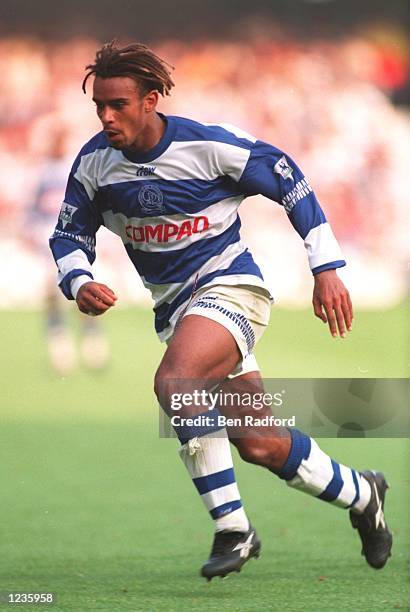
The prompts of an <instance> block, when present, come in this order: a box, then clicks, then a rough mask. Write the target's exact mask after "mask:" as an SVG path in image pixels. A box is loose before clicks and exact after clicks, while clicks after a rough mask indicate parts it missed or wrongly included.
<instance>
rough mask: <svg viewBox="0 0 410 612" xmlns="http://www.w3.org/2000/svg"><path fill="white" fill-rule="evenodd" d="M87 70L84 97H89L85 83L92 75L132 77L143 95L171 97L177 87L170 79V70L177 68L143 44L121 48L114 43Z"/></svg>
mask: <svg viewBox="0 0 410 612" xmlns="http://www.w3.org/2000/svg"><path fill="white" fill-rule="evenodd" d="M85 69H86V70H88V72H87V74H86V75H85V78H84V81H83V85H82V89H83V92H84V93H86V90H85V87H86V83H87V81H88V79H89V77H90V76H91V75H92V74H95V76H98V77H101V78H103V79H108V78H111V77H119V76H122V77H130V78H131V79H134V80H135V81H136V82H137V85H138V86H139V88H140V91H141V94H142V95H145V94H146V93H148V92H149V91H151V90H152V89H156V90H158V91H159V93H160V94H162V95H163V96H169V92H170V90H171V88H172V87H173V86H174V82H173V81H172V79H171V70H173V69H174V67H173V66H171V65H170V64H168V63H167V62H165V61H164V60H162V59H161V58H159V57H158V56H157V55H155V53H153V52H152V51H151V49H149V48H148V47H146V46H145V45H142V44H140V43H134V44H132V45H128V46H127V47H122V48H120V47H118V46H117V41H116V40H115V39H114V40H112V41H111V42H109V43H106V44H105V45H103V46H102V47H101V49H99V50H98V51H97V54H96V56H95V63H94V64H89V65H88V66H86V68H85ZM170 69H171V70H170Z"/></svg>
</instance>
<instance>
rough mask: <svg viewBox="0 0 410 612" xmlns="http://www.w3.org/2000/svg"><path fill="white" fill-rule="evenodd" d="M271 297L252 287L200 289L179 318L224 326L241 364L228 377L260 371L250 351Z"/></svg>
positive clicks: (263, 326) (263, 325) (264, 324)
mask: <svg viewBox="0 0 410 612" xmlns="http://www.w3.org/2000/svg"><path fill="white" fill-rule="evenodd" d="M271 307H272V298H271V297H270V295H269V294H268V293H267V291H265V290H264V289H262V288H259V287H256V286H251V285H239V286H230V285H216V286H215V287H204V288H203V289H199V290H198V291H197V292H196V293H195V294H194V295H193V296H192V299H191V301H190V302H189V304H188V306H187V308H186V309H185V311H184V313H183V315H182V317H181V318H183V317H186V316H188V315H193V314H195V315H199V316H201V317H206V318H208V319H212V320H213V321H216V322H217V323H220V324H221V325H223V326H224V327H225V328H226V329H227V330H228V331H229V332H230V333H231V334H232V336H233V337H234V338H235V340H236V344H237V345H238V348H239V350H240V352H241V354H242V361H240V362H239V363H238V365H237V366H236V367H235V369H234V370H233V371H232V372H231V374H230V375H229V378H234V377H235V376H240V375H242V374H245V373H246V372H255V371H259V366H258V363H257V361H256V358H255V356H254V354H253V349H254V347H255V345H256V343H257V342H258V340H259V339H260V338H261V337H262V334H263V332H264V331H265V329H266V327H267V325H268V323H269V317H270V311H271Z"/></svg>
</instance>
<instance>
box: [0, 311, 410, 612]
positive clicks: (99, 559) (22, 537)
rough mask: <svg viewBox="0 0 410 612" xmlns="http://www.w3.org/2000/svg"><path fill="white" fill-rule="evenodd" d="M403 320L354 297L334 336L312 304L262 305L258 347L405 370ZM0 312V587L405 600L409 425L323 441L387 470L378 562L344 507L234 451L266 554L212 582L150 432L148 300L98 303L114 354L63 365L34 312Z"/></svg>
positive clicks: (343, 602)
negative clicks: (67, 370) (361, 308)
mask: <svg viewBox="0 0 410 612" xmlns="http://www.w3.org/2000/svg"><path fill="white" fill-rule="evenodd" d="M405 321H406V313H405V309H404V307H398V308H396V309H394V310H390V311H384V312H359V313H358V314H357V316H356V321H355V330H354V333H353V334H352V335H351V336H350V337H349V338H348V339H347V340H344V341H343V340H332V338H331V337H330V335H329V334H328V332H327V331H326V328H325V326H324V325H323V324H322V323H320V321H317V320H316V319H314V317H313V315H311V314H310V312H308V311H285V310H280V309H274V311H273V316H272V321H271V326H270V328H269V330H268V332H267V333H266V335H265V337H264V338H263V339H262V341H261V343H260V346H259V347H258V350H257V356H258V359H259V362H260V365H261V367H262V369H263V373H264V375H265V376H267V377H268V376H270V377H275V376H277V377H286V376H288V377H298V376H304V377H309V376H312V377H313V376H316V377H318V376H326V377H332V376H334V377H355V376H363V375H366V376H369V377H403V376H406V375H407V367H406V361H407V356H406V341H405V333H404V330H405ZM0 324H1V328H2V340H3V341H2V351H1V357H0V367H1V374H2V385H1V397H2V401H1V428H0V490H1V504H0V529H1V537H0V592H1V593H5V592H7V591H26V592H27V591H31V592H53V593H56V595H57V603H56V604H55V605H54V606H53V607H52V608H51V609H52V610H61V611H64V612H67V611H76V612H82V611H86V610H101V611H107V612H108V611H109V612H116V611H122V610H134V611H137V610H138V611H139V610H141V611H154V612H156V611H159V610H167V611H174V610H175V611H177V610H178V611H180V610H189V611H191V610H244V611H250V610H255V611H256V610H258V611H259V610H330V611H339V610H348V609H349V610H355V611H356V610H361V611H362V610H369V611H370V610H394V609H403V610H404V609H406V605H407V602H408V600H409V591H408V582H407V579H408V573H406V562H408V557H409V554H408V551H409V549H410V532H409V521H408V507H409V504H408V502H409V496H408V489H409V470H408V465H409V463H408V443H407V441H405V440H402V439H368V440H348V439H339V440H328V439H326V440H322V441H321V445H322V447H323V448H324V449H325V450H326V451H328V452H329V453H330V454H331V455H332V456H334V457H335V458H336V459H338V460H339V461H341V462H344V463H347V464H351V465H353V466H355V467H357V468H358V469H363V468H375V467H376V468H377V469H382V470H384V471H385V473H386V475H387V476H388V480H389V483H390V485H391V490H390V492H389V494H388V501H387V516H388V519H389V522H390V524H391V527H392V528H393V530H394V533H395V544H394V549H393V557H392V559H391V561H390V563H389V564H388V566H387V567H386V568H385V569H384V570H382V571H380V572H377V571H374V570H372V569H371V568H369V567H368V566H367V565H366V564H365V562H364V561H363V559H362V558H361V556H360V546H359V540H358V537H357V535H356V533H355V532H354V531H353V530H352V529H351V528H350V525H349V523H348V517H347V514H346V513H345V512H344V511H342V510H339V509H336V508H333V507H329V506H328V505H327V504H325V503H322V502H319V501H317V500H315V499H312V498H309V497H307V496H304V495H302V494H300V493H297V492H294V491H292V490H290V489H288V488H287V487H286V486H285V485H284V484H283V483H282V482H281V481H279V480H278V479H275V478H274V477H273V476H272V475H271V474H270V473H269V472H268V471H266V470H263V469H261V468H256V467H253V466H250V465H246V464H244V463H243V462H241V461H240V460H239V459H238V458H237V456H236V453H235V465H236V472H237V478H238V481H239V486H240V490H241V494H242V497H243V500H244V502H245V505H246V508H247V511H248V514H249V515H250V517H251V519H252V521H253V523H254V525H255V526H256V527H257V529H258V532H259V535H260V536H261V539H262V545H263V549H262V556H261V558H260V559H259V560H258V561H250V562H249V563H248V564H247V565H246V567H245V568H244V570H243V572H242V573H241V574H240V575H239V574H235V575H233V576H230V577H228V578H227V579H226V580H219V579H215V580H213V581H212V582H211V583H210V584H208V583H206V582H205V581H204V580H203V579H201V578H199V573H198V572H199V568H200V566H201V564H202V562H203V561H204V559H205V558H206V557H207V555H208V552H209V547H210V544H211V540H212V524H211V521H210V519H209V518H208V516H207V514H206V511H205V509H204V507H203V506H202V502H201V500H200V499H199V498H198V496H197V494H196V491H195V490H194V487H193V486H192V483H191V482H190V480H189V479H188V478H187V475H186V473H185V470H184V468H183V466H182V463H181V461H180V459H179V457H178V454H177V452H176V451H177V447H178V445H177V442H176V441H175V440H164V439H159V437H158V408H157V406H156V403H155V400H154V395H153V392H152V378H153V374H154V371H155V367H156V365H157V363H158V361H159V358H160V355H161V352H162V347H161V345H160V344H159V343H158V341H157V340H156V338H155V336H154V333H153V331H152V320H151V313H150V312H149V311H146V310H142V309H131V310H120V309H118V310H116V311H115V312H112V313H110V314H109V316H107V317H106V318H105V324H106V328H107V332H108V334H109V337H110V341H111V344H112V363H111V366H110V368H109V369H108V370H107V371H106V372H105V373H103V374H99V375H97V374H91V373H87V372H85V371H81V370H79V371H77V372H75V373H73V374H72V375H71V376H69V377H67V378H65V379H60V378H58V377H55V376H53V375H52V374H51V373H50V372H49V371H48V370H47V365H46V359H45V349H44V341H43V334H42V325H43V323H42V318H41V316H40V314H39V313H34V312H25V313H8V312H3V313H0ZM363 372H366V373H365V374H363ZM15 607H17V606H15ZM20 607H23V606H20ZM1 609H9V608H8V607H7V606H2V605H0V610H1Z"/></svg>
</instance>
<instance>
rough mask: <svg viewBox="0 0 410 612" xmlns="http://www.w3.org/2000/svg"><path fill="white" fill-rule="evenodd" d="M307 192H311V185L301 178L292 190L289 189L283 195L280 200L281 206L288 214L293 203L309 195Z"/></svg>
mask: <svg viewBox="0 0 410 612" xmlns="http://www.w3.org/2000/svg"><path fill="white" fill-rule="evenodd" d="M309 193H312V187H311V186H310V184H309V182H308V180H307V179H302V180H301V181H298V182H297V183H296V185H295V186H294V188H293V189H292V191H289V193H288V194H287V195H285V197H284V198H283V200H282V206H283V207H284V208H285V210H286V212H287V213H288V214H289V213H290V211H291V210H292V208H293V207H294V206H295V204H296V203H297V202H299V200H302V199H303V198H305V197H306V196H307V195H309Z"/></svg>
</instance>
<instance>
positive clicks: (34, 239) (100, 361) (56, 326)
mask: <svg viewBox="0 0 410 612" xmlns="http://www.w3.org/2000/svg"><path fill="white" fill-rule="evenodd" d="M49 134H50V141H49V148H48V155H47V156H46V157H45V159H44V160H43V163H42V168H41V169H40V172H39V176H38V184H37V187H36V190H35V195H34V200H33V202H32V205H31V206H30V208H29V210H28V218H27V220H26V221H27V223H28V225H29V227H30V242H31V246H32V248H33V249H34V251H35V254H36V256H37V257H38V258H39V261H40V262H41V265H42V268H43V270H44V273H45V296H44V309H45V311H44V314H45V332H46V341H47V353H48V359H49V363H50V365H51V367H52V368H53V369H54V371H55V372H57V373H58V374H60V375H65V374H69V373H70V372H71V371H72V370H73V369H74V368H75V366H76V363H77V351H76V346H75V339H74V330H73V329H72V325H70V321H69V318H68V316H67V309H66V308H65V303H64V300H63V299H62V295H61V292H60V291H58V288H57V287H56V284H55V276H54V270H53V268H52V266H50V265H49V257H48V249H47V243H48V238H49V236H50V234H51V233H52V230H53V226H54V223H55V215H56V206H57V205H58V202H61V201H63V199H64V189H65V185H66V179H67V173H68V172H69V168H70V165H69V160H68V157H67V146H66V143H67V132H66V129H65V128H62V127H60V126H58V125H54V126H51V127H50V129H49ZM79 323H80V326H79V334H80V355H81V358H82V361H83V363H84V365H85V366H86V367H88V368H90V369H92V370H99V369H101V368H103V367H105V365H106V364H107V362H108V359H109V347H108V342H107V340H106V337H105V334H104V332H103V329H102V327H101V323H100V322H99V321H96V320H95V319H91V318H90V317H86V316H85V315H83V314H81V313H80V314H79Z"/></svg>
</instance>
